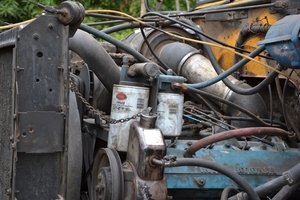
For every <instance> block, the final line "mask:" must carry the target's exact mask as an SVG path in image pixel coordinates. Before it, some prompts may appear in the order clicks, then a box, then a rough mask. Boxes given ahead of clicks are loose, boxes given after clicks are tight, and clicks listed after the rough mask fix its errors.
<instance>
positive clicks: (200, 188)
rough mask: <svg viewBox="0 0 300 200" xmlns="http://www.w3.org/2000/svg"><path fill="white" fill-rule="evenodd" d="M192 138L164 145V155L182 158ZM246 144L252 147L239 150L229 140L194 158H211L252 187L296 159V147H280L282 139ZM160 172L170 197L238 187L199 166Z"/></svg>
mask: <svg viewBox="0 0 300 200" xmlns="http://www.w3.org/2000/svg"><path fill="white" fill-rule="evenodd" d="M192 142H193V141H188V140H185V141H184V140H181V141H178V142H177V144H176V145H175V146H173V147H171V148H167V155H174V156H176V157H177V158H183V154H184V152H185V150H186V149H187V148H188V147H189V146H190V145H191V143H192ZM242 145H245V144H242ZM248 145H251V146H252V147H251V148H250V149H248V150H241V149H239V148H237V147H235V146H232V145H230V144H229V143H225V144H217V145H215V146H213V147H212V148H205V149H201V150H199V151H197V152H196V155H195V156H194V158H195V159H204V160H208V161H212V162H215V163H218V164H220V165H222V166H225V167H227V168H229V169H231V170H232V171H234V172H236V173H237V174H239V175H240V176H242V177H243V178H244V179H245V180H246V181H247V182H248V183H249V184H250V185H251V186H252V187H253V188H256V187H258V186H261V185H263V184H265V183H267V182H269V181H271V180H274V179H276V178H278V177H279V176H281V175H282V174H283V172H285V171H287V170H289V169H290V168H292V167H294V166H295V165H297V164H298V162H299V160H300V152H299V150H298V149H290V148H289V149H284V148H281V147H283V146H282V145H283V143H277V144H276V145H275V146H276V147H271V146H270V147H269V146H267V145H262V144H261V143H259V142H250V143H248ZM276 149H277V150H276ZM280 149H281V150H280ZM295 158H296V159H295ZM164 173H165V179H166V182H167V188H168V195H169V196H173V197H174V199H220V196H221V193H222V190H223V189H224V188H226V187H228V186H232V187H235V188H238V189H241V188H240V186H239V185H237V184H236V183H235V182H234V181H232V180H231V179H229V178H228V177H226V176H225V175H223V174H221V173H219V172H216V171H213V170H211V169H207V168H203V167H197V166H181V167H170V168H169V167H166V168H165V171H164ZM269 195H270V196H272V195H274V194H272V193H271V194H269ZM295 195H299V194H295ZM295 198H296V197H294V198H292V199H295Z"/></svg>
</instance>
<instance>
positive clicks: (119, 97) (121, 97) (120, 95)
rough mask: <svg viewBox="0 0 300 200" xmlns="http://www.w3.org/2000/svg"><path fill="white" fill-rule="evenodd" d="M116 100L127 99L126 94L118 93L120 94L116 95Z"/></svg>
mask: <svg viewBox="0 0 300 200" xmlns="http://www.w3.org/2000/svg"><path fill="white" fill-rule="evenodd" d="M116 98H117V99H118V100H125V99H127V96H126V94H124V93H123V92H120V93H118V94H117V95H116Z"/></svg>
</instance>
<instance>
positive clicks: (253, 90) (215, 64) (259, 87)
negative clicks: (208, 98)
mask: <svg viewBox="0 0 300 200" xmlns="http://www.w3.org/2000/svg"><path fill="white" fill-rule="evenodd" d="M184 22H185V23H188V24H189V25H192V26H194V27H195V28H196V29H198V30H199V31H201V32H202V29H201V28H200V27H198V26H197V25H195V24H194V23H193V22H191V21H190V20H184ZM198 36H199V38H200V40H202V41H206V38H205V37H204V36H203V35H202V34H198ZM203 49H204V51H205V52H206V54H207V56H208V57H209V59H210V61H211V63H212V65H213V67H214V69H215V71H216V72H217V74H219V76H220V75H222V74H224V73H227V71H229V70H230V72H231V73H233V72H234V71H236V70H237V69H239V68H241V67H243V66H244V65H245V64H246V63H248V62H249V61H250V60H249V59H247V58H243V59H242V60H241V61H239V62H238V63H236V64H235V65H234V66H233V67H231V68H230V69H228V70H227V71H226V72H223V70H222V68H221V66H220V65H219V63H218V61H217V60H216V57H215V56H214V54H213V52H212V50H211V48H210V47H209V46H208V45H205V44H203ZM264 50H265V47H264V46H263V45H262V46H259V47H258V48H257V49H255V50H254V51H253V52H251V53H250V54H249V57H251V58H254V57H255V56H257V55H259V54H260V53H261V52H263V51H264ZM226 75H227V74H226ZM219 76H217V77H219ZM277 76H278V72H276V71H272V72H271V73H270V75H269V76H268V77H267V78H266V79H265V80H263V81H262V82H261V83H259V84H258V85H256V86H255V87H252V88H249V89H245V88H241V87H238V86H236V85H234V84H232V82H231V81H230V80H228V79H227V78H225V77H227V76H225V75H222V78H221V77H219V78H220V79H222V81H223V82H224V84H225V85H226V86H227V87H228V88H230V89H231V90H232V91H234V92H236V93H238V94H241V95H251V94H255V93H257V92H258V91H260V90H262V89H263V88H265V87H267V86H268V85H269V84H270V83H271V82H273V81H274V79H275V78H276V77H277ZM219 78H216V79H215V80H210V81H211V82H213V81H216V80H218V79H219ZM207 84H208V83H207ZM203 85H204V83H199V85H193V87H197V88H202V87H203ZM199 86H201V87H199Z"/></svg>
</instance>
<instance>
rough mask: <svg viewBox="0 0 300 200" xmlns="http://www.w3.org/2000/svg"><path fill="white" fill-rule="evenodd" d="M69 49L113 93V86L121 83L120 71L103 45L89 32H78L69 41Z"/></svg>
mask: <svg viewBox="0 0 300 200" xmlns="http://www.w3.org/2000/svg"><path fill="white" fill-rule="evenodd" d="M69 49H70V50H72V51H74V52H75V53H77V54H78V55H79V56H80V57H81V58H82V59H83V60H84V61H85V62H86V63H87V64H88V67H89V69H91V70H92V71H93V72H94V73H95V75H96V76H97V77H98V78H99V79H100V80H101V82H102V83H103V85H104V86H105V87H106V89H107V90H108V91H109V92H110V93H112V89H113V85H114V84H118V83H119V81H120V69H119V67H118V65H117V64H116V63H115V62H114V60H113V59H112V58H111V57H110V56H109V54H108V53H107V52H106V50H105V49H104V48H103V47H102V46H101V44H100V43H99V42H98V41H97V40H95V39H94V38H93V37H92V36H91V35H90V34H88V33H87V32H84V31H81V30H77V31H76V33H75V35H74V36H73V37H72V38H70V39H69Z"/></svg>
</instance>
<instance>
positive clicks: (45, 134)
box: [18, 112, 64, 153]
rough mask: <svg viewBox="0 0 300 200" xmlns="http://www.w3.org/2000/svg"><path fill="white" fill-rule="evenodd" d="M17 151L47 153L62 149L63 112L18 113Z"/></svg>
mask: <svg viewBox="0 0 300 200" xmlns="http://www.w3.org/2000/svg"><path fill="white" fill-rule="evenodd" d="M19 127H20V136H19V143H18V152H26V153H49V152H58V151H62V150H63V135H64V114H62V113H55V112H27V113H19Z"/></svg>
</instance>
